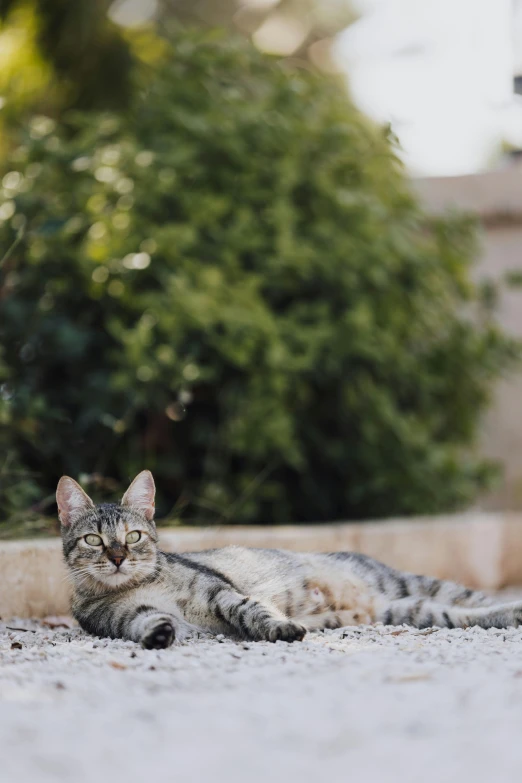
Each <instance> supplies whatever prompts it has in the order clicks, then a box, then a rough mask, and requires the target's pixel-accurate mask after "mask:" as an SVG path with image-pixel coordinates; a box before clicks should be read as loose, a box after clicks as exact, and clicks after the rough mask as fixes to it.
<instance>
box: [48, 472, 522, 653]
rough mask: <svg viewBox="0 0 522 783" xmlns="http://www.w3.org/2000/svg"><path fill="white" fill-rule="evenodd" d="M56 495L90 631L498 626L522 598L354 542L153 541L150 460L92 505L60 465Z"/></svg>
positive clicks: (158, 638) (135, 634) (151, 633)
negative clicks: (416, 571) (115, 495)
mask: <svg viewBox="0 0 522 783" xmlns="http://www.w3.org/2000/svg"><path fill="white" fill-rule="evenodd" d="M57 500H58V508H59V514H60V520H61V522H62V539H63V551H64V556H65V560H66V563H67V565H68V567H69V570H70V575H71V577H72V583H73V603H72V606H73V613H74V616H75V617H76V619H77V620H78V622H79V623H80V625H81V626H82V628H84V629H85V630H86V631H88V632H90V633H92V634H95V635H98V636H110V637H115V638H124V639H131V640H133V641H135V642H139V643H141V644H142V645H144V646H145V647H166V646H168V645H169V644H171V643H172V641H173V640H174V639H175V638H176V639H182V638H184V637H185V636H187V635H188V634H189V633H190V632H191V631H192V630H194V629H201V630H206V631H210V632H214V633H224V634H228V635H231V636H235V637H239V638H243V639H249V640H262V639H264V640H269V641H276V640H278V639H281V640H285V641H295V640H300V639H302V638H303V637H304V635H305V633H306V631H307V630H312V629H322V628H338V627H341V626H344V625H357V624H363V623H376V622H382V623H384V624H385V625H400V624H403V623H404V624H407V625H412V626H415V627H417V628H425V627H429V626H441V627H447V628H462V627H467V626H470V625H478V626H481V627H483V628H490V627H496V628H504V627H507V626H517V625H519V624H520V623H521V622H522V603H521V602H518V603H504V604H498V605H495V604H491V602H490V600H489V599H488V598H487V597H486V596H485V595H483V594H482V593H479V592H476V591H473V590H469V589H467V588H464V587H461V586H460V585H457V584H454V583H453V582H445V581H440V580H438V579H433V578H430V577H425V576H414V575H413V574H406V573H401V572H399V571H396V570H395V569H393V568H389V567H388V566H386V565H384V564H383V563H380V562H377V561H376V560H372V559H371V558H369V557H366V556H364V555H360V554H356V553H352V552H336V553H330V554H299V553H294V552H286V551H281V550H272V549H246V548H242V547H226V548H225V549H216V550H211V551H206V552H193V553H190V554H184V555H180V554H173V553H165V552H161V551H160V550H159V549H158V547H157V533H156V528H155V525H154V521H153V516H154V481H153V478H152V475H151V474H150V472H149V471H143V472H142V473H140V474H139V476H137V477H136V479H135V480H134V481H133V483H132V484H131V486H130V487H129V489H128V490H127V492H126V493H125V495H124V497H123V499H122V503H121V505H101V506H95V505H94V504H93V503H92V501H91V500H90V498H89V497H88V496H87V495H86V494H85V493H84V492H83V490H82V489H81V487H80V486H79V485H78V484H77V483H76V482H75V481H73V479H71V478H68V477H66V476H65V477H63V478H62V479H61V480H60V482H59V484H58V491H57ZM136 534H139V540H138V541H134V540H133V539H135V538H137V537H138V536H137V535H136ZM86 539H88V540H89V541H90V542H91V543H90V544H89V543H88V542H87V540H86ZM129 539H131V540H129ZM93 543H94V545H93Z"/></svg>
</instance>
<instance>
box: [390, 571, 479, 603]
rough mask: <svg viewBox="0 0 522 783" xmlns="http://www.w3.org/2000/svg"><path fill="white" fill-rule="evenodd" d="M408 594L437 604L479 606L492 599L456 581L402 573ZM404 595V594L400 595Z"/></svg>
mask: <svg viewBox="0 0 522 783" xmlns="http://www.w3.org/2000/svg"><path fill="white" fill-rule="evenodd" d="M404 580H405V583H406V588H407V590H408V595H410V596H411V597H415V596H418V597H419V598H420V597H424V598H429V599H430V600H432V601H435V603H438V604H451V605H452V606H467V607H479V606H488V605H491V604H492V599H491V597H490V596H488V595H486V594H485V593H481V592H480V591H479V590H471V589H470V588H469V587H464V586H463V585H459V584H457V583H456V582H450V581H447V580H444V579H435V578H434V577H431V576H415V575H410V574H405V575H404ZM402 597H406V596H404V595H403V596H402Z"/></svg>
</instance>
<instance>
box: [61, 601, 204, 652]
mask: <svg viewBox="0 0 522 783" xmlns="http://www.w3.org/2000/svg"><path fill="white" fill-rule="evenodd" d="M151 598H152V599H154V596H153V595H152V596H151V595H146V596H145V595H144V596H140V594H139V591H137V592H136V593H134V594H133V595H132V596H122V597H120V598H114V597H113V596H111V597H110V598H104V599H98V600H96V601H89V602H88V603H86V604H84V605H82V604H77V605H76V606H75V607H74V615H75V617H76V619H77V620H78V622H79V624H80V626H81V627H82V628H83V629H84V630H85V631H87V632H88V633H91V634H93V635H94V636H102V637H103V636H109V637H111V638H113V639H128V640H129V641H132V642H137V643H138V644H141V645H142V647H145V648H146V649H161V648H163V647H170V645H171V644H172V643H173V641H174V640H175V639H177V640H178V641H181V640H182V639H184V638H186V637H187V636H188V634H189V633H190V631H191V630H193V629H192V628H191V626H190V625H189V624H188V623H187V622H186V621H185V620H184V619H183V617H182V615H181V613H180V612H177V611H176V609H175V607H174V611H172V608H171V609H170V610H169V611H163V610H162V609H161V608H159V605H160V604H161V603H162V602H161V601H158V604H159V605H156V606H155V605H154V603H155V601H154V600H151Z"/></svg>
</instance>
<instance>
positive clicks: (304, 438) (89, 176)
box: [0, 0, 522, 537]
mask: <svg viewBox="0 0 522 783" xmlns="http://www.w3.org/2000/svg"><path fill="white" fill-rule="evenodd" d="M0 16H1V26H0V150H1V152H2V156H1V161H2V163H1V168H2V172H1V177H0V179H1V188H0V537H9V536H19V535H32V534H35V533H50V532H55V531H56V521H55V517H54V513H55V506H54V489H55V486H56V482H57V479H58V478H59V477H60V475H62V474H63V473H66V474H69V475H72V476H74V477H75V478H77V479H79V480H80V481H81V483H82V484H83V486H84V488H85V489H86V490H87V491H88V492H89V493H91V494H92V495H93V496H94V497H95V498H97V499H113V498H116V497H118V495H119V493H121V491H122V489H123V488H124V487H125V485H126V484H127V483H128V481H129V480H130V479H131V478H132V477H133V476H134V475H135V474H136V473H137V472H138V471H139V470H142V469H143V468H149V469H151V470H152V471H153V473H154V475H155V478H156V482H157V487H158V502H157V508H158V514H159V517H160V518H161V519H162V520H163V521H164V522H166V523H169V524H188V525H190V524H211V525H221V524H225V523H232V524H238V523H240V524H247V523H272V524H274V523H283V522H321V521H333V520H341V519H342V520H349V519H370V518H379V517H381V518H382V517H390V516H398V515H419V514H432V513H439V512H445V511H451V510H454V509H462V508H470V507H482V508H518V509H520V508H522V417H521V416H520V399H521V398H522V375H521V371H522V363H521V345H522V343H521V338H522V299H521V296H522V294H521V293H520V290H519V289H518V288H517V286H518V285H519V284H520V281H521V279H522V256H521V250H522V168H521V165H522V164H521V162H520V161H521V159H522V100H521V98H520V95H519V94H522V2H518V1H515V0H513V1H511V0H364V1H363V0H357V1H356V0H351V1H350V2H346V1H345V0H113V1H112V2H110V0H75V2H74V3H71V2H68V0H0Z"/></svg>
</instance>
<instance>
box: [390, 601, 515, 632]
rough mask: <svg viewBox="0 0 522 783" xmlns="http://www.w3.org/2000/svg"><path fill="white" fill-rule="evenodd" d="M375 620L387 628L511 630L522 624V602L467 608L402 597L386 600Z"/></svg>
mask: <svg viewBox="0 0 522 783" xmlns="http://www.w3.org/2000/svg"><path fill="white" fill-rule="evenodd" d="M375 620H376V622H379V621H380V622H382V623H384V625H411V626H413V627H414V628H429V627H431V626H438V627H439V628H469V627H471V626H479V627H480V628H510V627H517V626H519V625H520V624H521V623H522V603H520V602H517V603H507V604H496V605H495V604H493V605H491V606H483V607H465V606H458V605H451V604H440V603H438V602H436V601H432V600H429V599H425V598H400V599H398V600H395V601H394V600H392V601H388V602H387V601H386V599H384V598H383V599H382V605H381V607H380V608H378V609H377V611H376V616H375Z"/></svg>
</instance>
